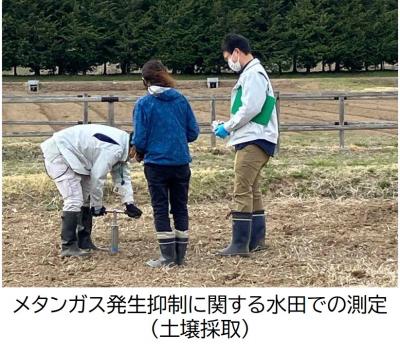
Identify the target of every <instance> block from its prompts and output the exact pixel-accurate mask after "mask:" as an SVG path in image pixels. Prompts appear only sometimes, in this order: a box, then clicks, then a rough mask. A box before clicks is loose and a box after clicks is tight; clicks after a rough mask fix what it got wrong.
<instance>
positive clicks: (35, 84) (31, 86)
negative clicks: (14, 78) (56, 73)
mask: <svg viewBox="0 0 400 352" xmlns="http://www.w3.org/2000/svg"><path fill="white" fill-rule="evenodd" d="M27 86H28V93H38V92H39V81H38V80H36V79H31V80H29V81H28V83H27Z"/></svg>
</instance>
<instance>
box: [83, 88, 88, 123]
mask: <svg viewBox="0 0 400 352" xmlns="http://www.w3.org/2000/svg"><path fill="white" fill-rule="evenodd" d="M87 96H88V94H87V93H83V99H85V98H87ZM88 122H89V102H88V101H84V102H83V124H85V125H86V124H87V123H88Z"/></svg>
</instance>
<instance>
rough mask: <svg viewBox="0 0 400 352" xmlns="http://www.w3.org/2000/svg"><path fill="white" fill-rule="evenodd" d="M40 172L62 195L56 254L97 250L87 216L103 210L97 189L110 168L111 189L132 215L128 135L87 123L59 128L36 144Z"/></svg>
mask: <svg viewBox="0 0 400 352" xmlns="http://www.w3.org/2000/svg"><path fill="white" fill-rule="evenodd" d="M40 147H41V149H42V152H43V157H44V163H45V168H46V172H47V174H48V175H49V177H50V178H51V179H52V180H53V181H54V182H55V184H56V186H57V189H58V191H59V192H60V194H61V196H62V197H63V201H64V203H63V214H62V217H61V218H62V228H61V242H62V250H61V256H62V257H68V256H85V255H88V254H90V252H91V251H92V250H96V249H98V248H97V247H96V246H95V245H94V243H93V241H92V239H91V232H92V216H102V215H104V214H105V213H106V209H105V207H104V205H103V188H104V184H105V181H106V178H107V174H108V173H109V172H110V173H111V176H112V180H113V184H114V187H115V188H114V190H115V191H116V192H117V193H118V194H119V195H120V196H121V201H122V203H123V204H125V206H126V211H125V213H126V214H127V215H128V216H130V217H133V218H138V217H140V215H141V214H142V212H141V210H140V209H139V208H137V207H136V206H135V204H134V199H133V190H132V184H131V178H130V173H129V166H128V164H127V162H128V161H129V159H130V158H133V157H134V155H135V148H134V146H132V145H131V144H130V135H129V133H127V132H125V131H122V130H119V129H117V128H114V127H109V126H104V125H97V124H88V125H77V126H73V127H69V128H66V129H63V130H61V131H59V132H56V133H54V135H53V136H52V137H51V138H49V139H47V140H46V141H44V142H43V143H42V144H41V145H40Z"/></svg>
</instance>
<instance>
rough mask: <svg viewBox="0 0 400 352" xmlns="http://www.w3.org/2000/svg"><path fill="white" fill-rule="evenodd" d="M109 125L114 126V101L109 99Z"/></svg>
mask: <svg viewBox="0 0 400 352" xmlns="http://www.w3.org/2000/svg"><path fill="white" fill-rule="evenodd" d="M108 125H109V126H114V101H112V99H110V100H109V101H108Z"/></svg>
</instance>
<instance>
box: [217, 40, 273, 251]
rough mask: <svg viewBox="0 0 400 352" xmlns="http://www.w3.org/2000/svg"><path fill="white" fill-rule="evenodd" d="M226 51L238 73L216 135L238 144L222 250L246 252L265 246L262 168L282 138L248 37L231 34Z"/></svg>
mask: <svg viewBox="0 0 400 352" xmlns="http://www.w3.org/2000/svg"><path fill="white" fill-rule="evenodd" d="M222 52H223V56H224V59H225V60H226V61H227V62H228V65H229V67H230V68H231V69H232V70H233V71H235V72H236V73H238V74H239V75H240V76H239V79H238V80H237V82H236V84H235V86H234V87H233V89H232V95H231V114H230V119H229V121H227V122H225V123H220V124H219V125H218V126H216V128H215V130H214V132H215V134H216V136H218V137H221V138H226V137H229V142H228V145H230V146H234V147H235V150H236V154H235V165H234V170H235V181H234V194H233V200H234V205H233V209H232V211H231V214H232V240H231V244H230V245H229V246H228V247H227V248H225V249H224V250H222V251H221V252H219V253H218V254H219V255H241V256H248V255H249V252H253V251H258V250H261V249H264V248H265V236H266V219H265V211H264V206H263V203H262V195H261V190H260V182H261V170H262V168H263V167H264V165H266V163H267V162H268V160H269V158H270V157H271V156H273V155H274V151H275V146H276V144H277V141H278V121H277V115H276V108H275V97H274V92H273V89H272V85H271V82H270V80H269V77H268V75H267V73H266V72H265V69H264V67H263V66H262V65H261V63H260V61H259V60H258V59H256V58H254V57H253V55H252V54H251V49H250V44H249V41H248V40H247V39H246V38H245V37H243V36H241V35H238V34H229V35H227V36H226V37H225V39H224V41H223V44H222Z"/></svg>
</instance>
